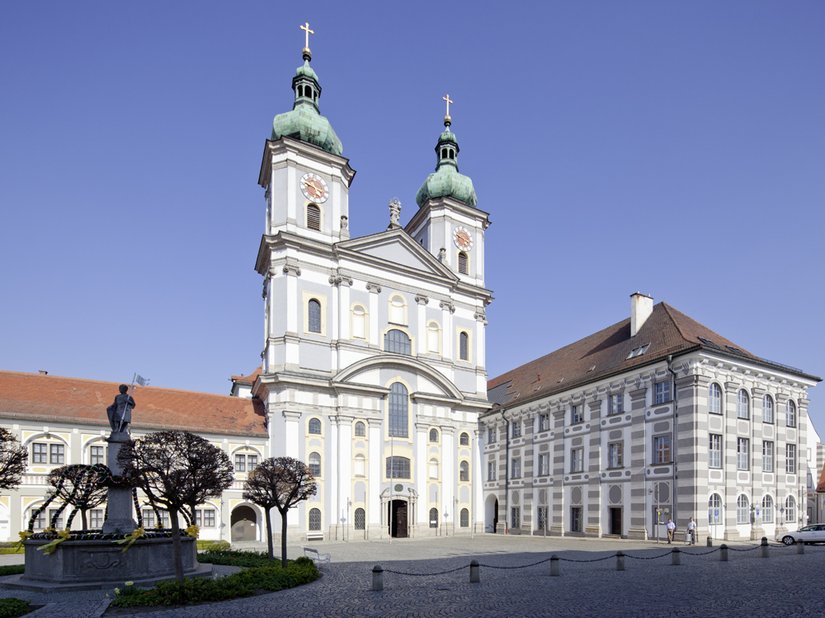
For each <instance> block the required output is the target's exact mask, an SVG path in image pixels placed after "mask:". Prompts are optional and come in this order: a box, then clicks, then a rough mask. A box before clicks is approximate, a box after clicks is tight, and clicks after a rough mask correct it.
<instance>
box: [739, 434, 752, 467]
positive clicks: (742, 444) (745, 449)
mask: <svg viewBox="0 0 825 618" xmlns="http://www.w3.org/2000/svg"><path fill="white" fill-rule="evenodd" d="M750 448H751V447H750V440H749V439H748V438H736V469H737V470H750Z"/></svg>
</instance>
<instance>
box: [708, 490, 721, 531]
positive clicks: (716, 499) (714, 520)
mask: <svg viewBox="0 0 825 618" xmlns="http://www.w3.org/2000/svg"><path fill="white" fill-rule="evenodd" d="M722 517H723V515H722V496H720V495H719V494H711V495H710V498H708V523H709V524H710V525H712V526H715V525H718V524H721V523H722Z"/></svg>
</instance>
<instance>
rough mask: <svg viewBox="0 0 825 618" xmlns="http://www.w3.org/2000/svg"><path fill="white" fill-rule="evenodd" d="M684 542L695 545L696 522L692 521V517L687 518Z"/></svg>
mask: <svg viewBox="0 0 825 618" xmlns="http://www.w3.org/2000/svg"><path fill="white" fill-rule="evenodd" d="M685 542H686V543H687V544H688V545H696V522H695V521H693V517H689V518H688V523H687V539H686V540H685Z"/></svg>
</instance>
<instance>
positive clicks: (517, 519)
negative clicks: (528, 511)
mask: <svg viewBox="0 0 825 618" xmlns="http://www.w3.org/2000/svg"><path fill="white" fill-rule="evenodd" d="M510 527H511V528H521V507H519V506H514V507H511V508H510Z"/></svg>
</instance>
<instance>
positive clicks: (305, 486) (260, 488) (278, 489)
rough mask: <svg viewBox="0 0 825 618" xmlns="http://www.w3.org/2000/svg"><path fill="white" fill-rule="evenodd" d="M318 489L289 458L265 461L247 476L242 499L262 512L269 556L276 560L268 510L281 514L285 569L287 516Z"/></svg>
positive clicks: (300, 464) (302, 467)
mask: <svg viewBox="0 0 825 618" xmlns="http://www.w3.org/2000/svg"><path fill="white" fill-rule="evenodd" d="M316 491H318V488H317V486H316V484H315V478H314V477H313V476H312V473H311V472H310V471H309V468H308V467H307V465H306V464H305V463H304V462H303V461H300V460H298V459H294V458H292V457H270V458H268V459H264V460H263V461H262V462H261V463H260V464H259V465H258V467H257V468H255V469H254V470H252V472H250V473H249V476H248V477H247V479H246V483H245V484H244V492H243V497H244V499H245V500H249V501H250V502H253V503H254V504H257V505H258V506H260V507H262V508H263V509H264V513H265V517H266V538H267V549H268V550H269V557H270V558H271V559H274V558H275V555H274V550H273V547H272V517H271V515H270V510H271V509H273V508H276V509H278V512H279V513H280V514H281V564H283V565H284V566H286V564H287V560H286V515H287V511H289V509H291V508H292V507H293V506H295V505H296V504H298V503H299V502H303V501H304V500H306V499H307V498H309V497H311V496H314V495H315V492H316Z"/></svg>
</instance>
